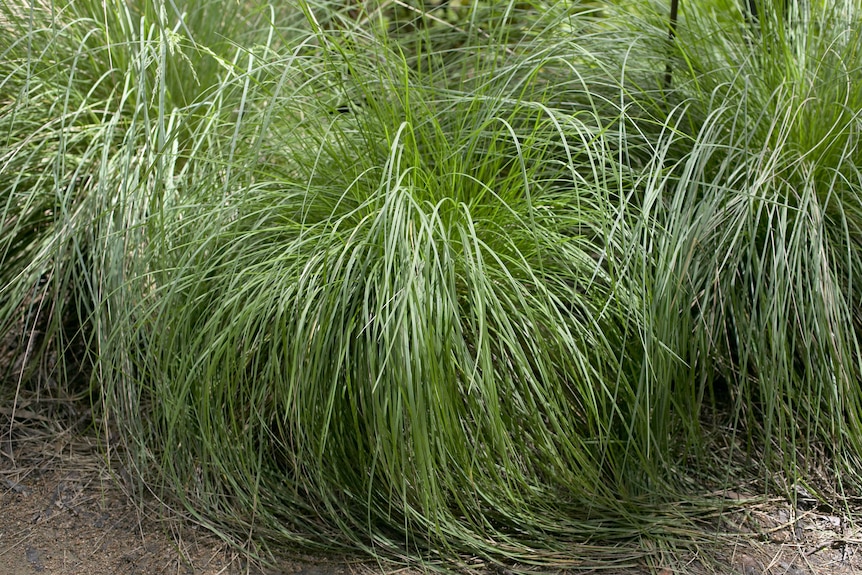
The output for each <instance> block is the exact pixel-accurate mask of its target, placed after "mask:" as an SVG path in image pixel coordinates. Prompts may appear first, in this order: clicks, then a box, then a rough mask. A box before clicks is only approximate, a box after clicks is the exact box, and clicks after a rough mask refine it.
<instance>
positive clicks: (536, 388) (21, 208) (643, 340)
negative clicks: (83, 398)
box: [0, 0, 862, 567]
mask: <svg viewBox="0 0 862 575" xmlns="http://www.w3.org/2000/svg"><path fill="white" fill-rule="evenodd" d="M109 4H110V6H109V5H105V6H102V5H101V4H99V5H96V4H94V3H90V2H72V3H68V4H66V5H64V6H63V7H62V8H59V7H57V6H51V5H42V4H32V5H28V6H27V7H26V10H22V7H21V6H11V5H6V4H4V5H3V8H2V9H0V15H2V16H0V18H2V22H3V26H5V27H11V29H14V30H15V31H16V34H15V35H14V36H10V35H8V34H7V35H4V36H3V38H2V39H0V56H2V58H0V67H2V70H3V74H2V75H0V102H2V106H3V115H2V119H0V128H2V130H0V133H2V136H0V137H2V138H3V146H2V152H0V186H2V187H0V189H2V194H3V195H2V198H0V199H2V208H0V209H2V210H3V214H2V218H0V221H2V222H3V224H2V225H3V228H2V235H0V258H2V267H0V282H2V283H0V325H2V326H3V327H4V329H11V326H13V325H19V323H16V322H20V321H21V317H24V316H26V317H27V318H30V319H28V320H27V321H28V322H30V323H28V326H29V328H28V329H31V330H33V332H34V333H35V331H37V330H38V332H39V338H38V339H39V346H37V348H36V349H34V350H33V352H32V356H33V359H32V361H31V363H32V365H33V366H34V367H33V368H32V369H30V371H28V377H29V378H30V379H32V380H33V381H34V383H33V385H38V379H39V377H40V373H41V372H40V369H37V367H36V366H39V365H42V366H44V365H45V364H44V362H42V363H40V360H39V357H40V353H41V354H44V353H48V351H49V350H50V349H55V348H61V349H62V348H64V347H68V345H69V341H70V340H71V338H73V337H77V338H78V340H79V341H80V340H83V341H84V343H83V344H79V345H81V346H83V349H84V350H85V352H84V353H86V354H87V355H88V357H89V358H90V362H91V364H92V387H93V390H94V391H95V392H96V393H98V394H99V396H100V397H101V398H102V402H101V405H100V407H99V409H100V410H101V411H102V413H103V415H104V421H107V422H110V425H111V426H112V427H116V428H117V430H118V431H119V433H120V437H122V440H123V448H124V451H125V452H126V454H127V456H128V458H129V463H130V466H131V468H132V469H134V470H135V471H136V472H137V474H138V476H139V478H140V479H141V480H142V483H141V485H142V486H143V487H142V488H144V489H148V490H153V491H155V492H157V493H158V495H159V496H161V497H163V498H164V500H165V501H166V503H167V504H168V505H169V506H171V507H174V508H176V509H177V510H179V509H183V511H182V512H183V513H185V514H187V515H188V516H190V517H192V518H193V519H195V520H196V521H199V522H201V523H202V524H204V525H207V526H208V527H209V528H211V529H213V530H215V531H217V532H218V533H221V534H223V535H224V536H225V537H227V538H229V539H230V540H234V541H238V540H239V539H242V540H243V541H245V540H249V537H250V540H249V541H250V542H249V543H248V545H250V546H251V547H250V548H251V549H254V550H256V552H260V553H263V552H265V550H266V549H267V548H270V549H278V548H280V547H284V546H285V545H293V544H297V543H298V544H302V545H305V546H309V547H313V548H318V549H325V550H329V551H346V552H353V551H356V550H361V551H363V552H368V553H372V554H378V555H380V556H383V557H386V558H389V559H395V558H402V559H408V560H417V559H424V560H433V561H443V562H448V564H450V565H454V564H458V561H462V560H464V558H465V557H469V556H473V555H478V556H481V557H484V558H487V559H491V560H494V561H499V560H503V561H516V562H518V561H521V562H528V563H538V564H544V565H556V566H560V567H565V566H569V567H572V566H576V565H577V564H579V563H578V561H579V560H577V559H573V558H572V553H571V550H572V549H580V550H581V551H583V553H584V554H585V556H589V557H592V558H593V559H592V560H593V561H595V562H601V561H618V560H624V559H627V558H631V557H635V556H638V555H641V554H643V553H644V552H645V548H644V547H639V545H638V539H637V537H636V536H634V535H633V534H635V533H643V532H645V530H647V531H648V532H649V533H651V534H652V535H650V537H652V538H654V539H655V540H657V541H662V542H667V543H670V544H672V545H684V544H686V543H685V541H689V540H691V537H692V536H694V537H696V533H697V532H698V531H697V529H698V527H697V525H698V521H699V520H700V519H701V518H704V517H706V514H708V513H709V512H710V511H711V510H713V509H715V508H716V506H717V505H719V504H720V503H717V502H709V501H708V500H705V499H704V496H703V494H704V493H707V492H710V491H712V490H713V489H714V488H715V487H716V486H717V485H728V484H730V485H733V483H734V481H737V480H738V481H741V480H742V477H741V476H736V475H734V473H739V472H738V471H737V472H733V471H731V469H734V468H733V467H732V466H731V463H730V460H732V459H733V457H734V456H733V455H732V454H731V455H727V459H726V460H723V459H722V456H720V454H726V452H725V451H716V450H715V449H714V443H712V442H713V441H714V439H712V438H714V437H715V430H714V429H713V428H711V427H710V426H711V425H714V424H715V422H716V421H721V425H726V426H727V427H729V428H730V429H732V430H733V433H734V434H736V436H737V437H738V439H739V441H738V442H737V443H736V444H738V445H739V446H740V447H739V448H740V449H743V450H748V451H749V452H750V453H757V454H758V457H760V458H761V462H762V463H761V465H762V467H761V468H759V469H757V470H756V472H757V473H760V474H761V477H771V476H773V474H782V475H783V476H784V477H785V478H787V483H785V484H778V485H772V486H768V487H767V488H769V489H772V488H777V489H781V488H786V487H788V486H789V485H790V484H792V483H793V481H795V480H796V479H800V480H804V478H805V474H806V469H807V468H806V465H808V464H809V463H810V457H811V456H812V454H813V453H814V452H815V450H816V449H820V448H822V447H823V446H824V445H825V446H829V447H830V449H831V451H830V452H829V453H828V456H829V458H830V461H829V465H830V466H832V469H833V470H834V472H835V474H836V477H838V478H839V480H840V484H839V485H838V488H839V489H847V490H856V489H858V485H859V482H858V478H859V472H860V467H859V465H860V462H859V461H858V458H857V456H855V455H854V454H855V453H858V452H859V448H860V445H859V443H860V429H859V421H860V408H862V406H860V389H859V385H858V382H859V380H860V353H859V341H858V337H857V334H858V333H859V330H860V327H862V326H861V325H860V322H862V320H860V317H862V316H860V309H859V305H860V303H859V302H860V297H859V287H858V286H859V281H858V278H857V273H858V270H859V268H860V261H862V260H860V249H859V248H860V241H862V235H860V222H862V219H860V216H862V209H860V208H862V206H860V200H859V198H860V193H859V192H860V187H862V175H860V171H859V168H858V166H860V165H862V158H860V151H859V147H858V138H859V135H860V127H862V120H860V110H862V92H860V90H862V88H860V86H862V82H860V79H862V78H860V76H862V70H860V68H859V65H858V64H857V62H858V61H860V59H859V58H858V57H857V56H858V51H859V42H860V38H862V34H860V32H859V18H860V15H859V13H858V9H857V8H854V7H853V6H852V5H851V4H850V3H830V2H811V3H809V4H806V5H805V6H806V8H805V10H795V11H790V12H791V13H789V14H780V13H777V12H776V13H770V12H769V11H767V10H762V11H761V13H760V16H759V19H758V21H757V22H756V23H755V24H752V23H751V22H750V21H749V22H748V23H746V19H745V17H744V14H742V13H741V12H740V10H739V8H738V6H736V4H733V3H730V4H728V2H724V3H722V2H719V1H718V0H716V1H715V2H712V3H702V4H703V5H702V6H701V5H700V4H698V5H694V4H692V5H686V6H684V8H683V11H682V12H681V15H680V21H679V24H678V28H677V31H676V36H675V39H674V41H673V43H672V44H668V42H667V27H666V22H665V20H664V19H663V18H664V15H663V13H661V12H660V11H659V8H660V7H659V6H657V5H653V4H649V3H646V2H644V3H641V4H639V5H638V7H637V9H636V10H632V9H630V8H631V7H628V8H626V9H625V10H621V11H618V10H617V9H616V8H614V6H613V5H612V4H609V5H605V6H603V7H602V8H601V10H598V9H596V8H595V7H593V6H592V5H588V4H586V3H585V4H576V3H569V2H555V3H543V4H541V5H540V4H539V3H509V4H507V5H506V6H507V7H506V8H505V10H502V11H500V10H498V9H496V8H493V9H492V8H491V7H489V6H485V5H484V4H483V3H477V4H476V6H475V7H473V8H470V9H469V10H468V9H465V10H464V13H463V14H462V13H461V12H460V11H459V10H461V8H464V7H463V6H461V8H459V9H458V10H455V11H453V12H451V13H446V14H445V15H440V16H438V13H436V12H433V11H431V10H429V11H427V12H424V11H423V9H419V8H417V7H416V6H413V4H410V6H412V9H408V8H405V6H406V4H405V6H402V5H401V3H399V4H398V6H400V7H401V8H404V10H402V11H400V12H399V11H397V10H395V9H394V8H393V7H392V6H389V5H388V4H386V3H381V4H380V5H377V4H375V5H374V6H371V4H372V3H370V2H368V3H357V4H356V5H355V6H351V7H348V8H346V9H343V10H338V9H336V8H333V7H331V6H328V5H326V4H315V3H306V2H297V3H291V4H288V5H286V6H284V7H278V8H276V7H267V6H257V5H253V4H243V3H228V4H225V3H207V2H200V3H189V4H187V5H184V6H182V7H179V6H176V5H174V4H172V3H158V2H132V3H116V5H114V4H112V3H109ZM459 6H460V5H459ZM108 8H111V9H110V10H109V9H108ZM417 10H418V12H417ZM405 14H407V15H406V16H405ZM410 14H418V16H415V17H413V16H409V15H410ZM423 14H425V15H431V16H435V18H436V19H435V18H424V19H423ZM443 16H445V18H444V17H443ZM405 19H406V20H405ZM405 22H406V23H405ZM668 61H670V63H671V68H672V79H673V84H672V85H671V86H666V85H663V79H664V74H665V65H666V63H667V62H668ZM47 301H50V302H52V303H51V305H50V306H47V305H46V304H44V303H43V302H47ZM37 328H38V329H37ZM52 346H53V347H52ZM28 353H30V352H28ZM52 369H53V368H52ZM56 369H62V366H60V367H57V368H56ZM42 371H44V369H43V370H42ZM21 381H23V380H21ZM725 439H726V438H725ZM725 439H722V441H724V440H725ZM746 477H747V476H746ZM647 528H648V529H647ZM238 538H239V539H238ZM663 544H665V543H662V545H663ZM567 557H568V559H567ZM461 566H462V567H466V564H463V565H461Z"/></svg>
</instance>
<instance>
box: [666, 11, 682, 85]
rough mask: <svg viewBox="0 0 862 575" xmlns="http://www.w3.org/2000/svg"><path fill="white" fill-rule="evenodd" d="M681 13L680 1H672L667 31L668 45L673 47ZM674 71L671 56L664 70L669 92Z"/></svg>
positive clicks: (668, 56)
mask: <svg viewBox="0 0 862 575" xmlns="http://www.w3.org/2000/svg"><path fill="white" fill-rule="evenodd" d="M678 13H679V0H670V26H669V27H668V31H667V40H668V44H669V45H672V44H673V40H674V38H676V20H677V14H678ZM672 72H673V69H672V67H671V64H670V54H668V55H667V67H666V68H665V70H664V87H665V89H666V90H667V89H668V88H670V81H671V74H672Z"/></svg>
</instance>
